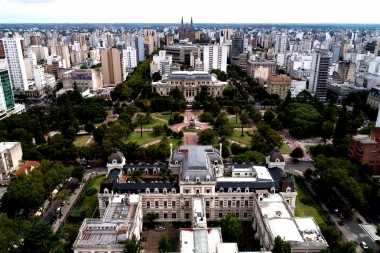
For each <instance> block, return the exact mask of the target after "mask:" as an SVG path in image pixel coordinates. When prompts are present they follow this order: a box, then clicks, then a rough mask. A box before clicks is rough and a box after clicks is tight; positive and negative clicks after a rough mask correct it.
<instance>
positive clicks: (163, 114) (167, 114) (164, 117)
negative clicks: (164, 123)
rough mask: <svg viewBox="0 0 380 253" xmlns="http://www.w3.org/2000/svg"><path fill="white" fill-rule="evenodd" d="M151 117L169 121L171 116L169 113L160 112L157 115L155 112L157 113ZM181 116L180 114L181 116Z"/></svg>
mask: <svg viewBox="0 0 380 253" xmlns="http://www.w3.org/2000/svg"><path fill="white" fill-rule="evenodd" d="M175 113H176V112H173V116H174V114H175ZM152 115H153V116H156V117H158V118H161V119H166V120H168V121H169V119H170V118H171V117H172V116H171V115H170V112H161V113H159V112H157V113H155V114H152ZM181 115H182V114H181Z"/></svg>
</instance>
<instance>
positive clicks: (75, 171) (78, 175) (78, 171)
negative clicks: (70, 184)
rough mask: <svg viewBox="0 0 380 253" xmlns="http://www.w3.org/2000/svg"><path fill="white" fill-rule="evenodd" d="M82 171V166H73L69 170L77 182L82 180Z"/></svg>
mask: <svg viewBox="0 0 380 253" xmlns="http://www.w3.org/2000/svg"><path fill="white" fill-rule="evenodd" d="M84 172H85V169H84V168H83V167H82V166H75V167H74V169H73V171H72V172H71V176H72V177H75V178H77V179H78V181H79V182H82V178H83V174H84Z"/></svg>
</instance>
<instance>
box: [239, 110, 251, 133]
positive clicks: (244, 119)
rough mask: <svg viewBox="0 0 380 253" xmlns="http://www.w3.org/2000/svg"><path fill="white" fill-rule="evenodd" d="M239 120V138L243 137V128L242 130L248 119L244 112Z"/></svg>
mask: <svg viewBox="0 0 380 253" xmlns="http://www.w3.org/2000/svg"><path fill="white" fill-rule="evenodd" d="M239 118H240V122H241V136H244V133H243V128H244V125H245V124H247V123H248V119H249V116H248V113H246V112H245V113H242V114H241V115H240V117H239Z"/></svg>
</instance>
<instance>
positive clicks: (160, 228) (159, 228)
mask: <svg viewBox="0 0 380 253" xmlns="http://www.w3.org/2000/svg"><path fill="white" fill-rule="evenodd" d="M154 229H155V230H165V227H164V226H161V225H158V226H156V227H155V228H154Z"/></svg>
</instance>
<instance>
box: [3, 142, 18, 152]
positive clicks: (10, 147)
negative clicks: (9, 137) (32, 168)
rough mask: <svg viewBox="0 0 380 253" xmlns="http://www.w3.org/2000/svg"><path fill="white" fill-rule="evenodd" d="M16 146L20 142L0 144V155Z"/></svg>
mask: <svg viewBox="0 0 380 253" xmlns="http://www.w3.org/2000/svg"><path fill="white" fill-rule="evenodd" d="M16 145H20V142H0V153H2V152H4V151H6V150H8V149H12V148H13V147H15V146H16Z"/></svg>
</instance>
